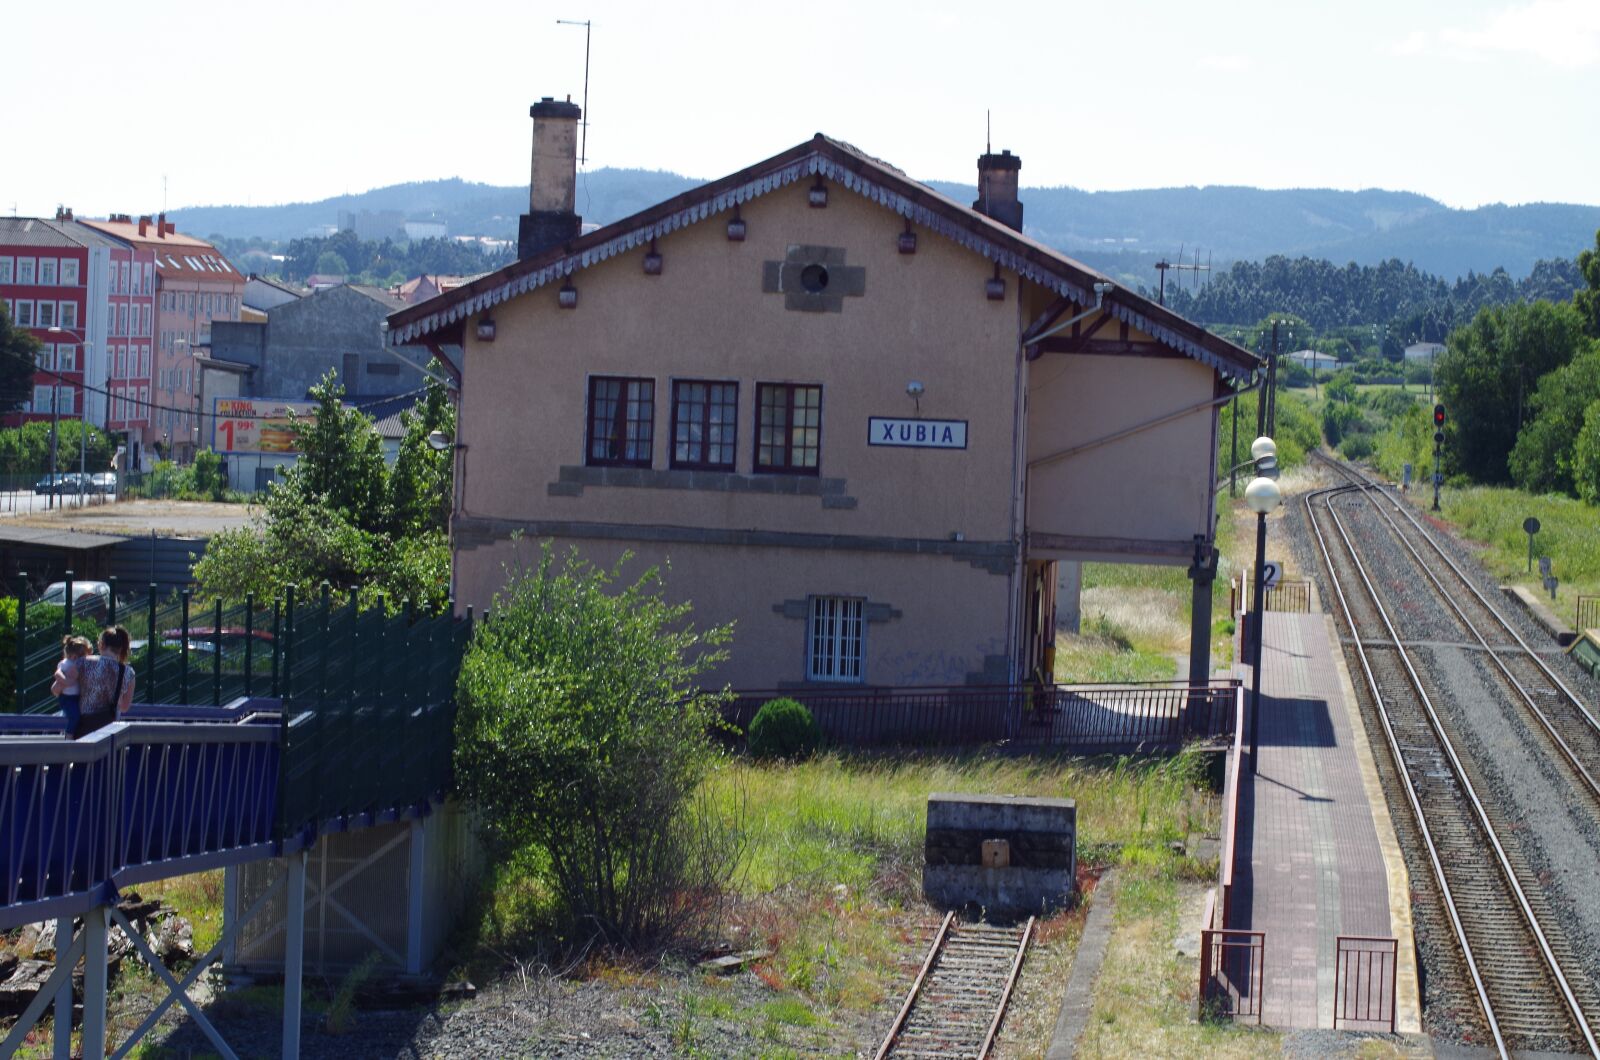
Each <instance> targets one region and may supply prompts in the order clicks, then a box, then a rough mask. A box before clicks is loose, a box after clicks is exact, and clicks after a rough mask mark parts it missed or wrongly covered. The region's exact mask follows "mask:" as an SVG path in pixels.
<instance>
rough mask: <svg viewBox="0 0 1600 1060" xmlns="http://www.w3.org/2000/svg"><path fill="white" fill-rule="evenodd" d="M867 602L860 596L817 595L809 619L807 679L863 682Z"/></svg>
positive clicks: (807, 626) (807, 629)
mask: <svg viewBox="0 0 1600 1060" xmlns="http://www.w3.org/2000/svg"><path fill="white" fill-rule="evenodd" d="M865 603H866V601H865V600H863V599H861V598H860V597H857V596H813V597H812V598H811V614H810V617H809V619H808V621H807V622H806V680H808V681H835V682H839V683H859V682H861V681H862V680H863V678H862V665H861V659H862V654H863V648H864V647H865V641H866V632H867V626H866V618H865V616H864V615H863V613H862V612H863V606H864V605H865Z"/></svg>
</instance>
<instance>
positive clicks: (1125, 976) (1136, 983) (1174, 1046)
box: [1077, 874, 1282, 1060]
mask: <svg viewBox="0 0 1600 1060" xmlns="http://www.w3.org/2000/svg"><path fill="white" fill-rule="evenodd" d="M1204 886H1205V885H1204V884H1202V883H1190V882H1184V881H1178V880H1174V879H1171V878H1163V877H1161V876H1158V875H1149V874H1143V875H1141V874H1134V875H1132V876H1129V875H1127V874H1124V876H1123V879H1122V882H1121V884H1120V885H1119V886H1118V890H1117V909H1116V915H1115V924H1116V926H1115V928H1114V929H1113V931H1112V935H1111V941H1110V944H1109V946H1108V948H1107V950H1106V959H1105V963H1104V964H1103V965H1102V966H1101V969H1100V978H1099V980H1098V982H1097V983H1096V984H1095V993H1094V1007H1093V1009H1092V1010H1091V1012H1090V1014H1089V1024H1088V1026H1087V1027H1086V1028H1084V1033H1083V1037H1082V1038H1081V1039H1080V1040H1079V1043H1078V1053H1077V1055H1078V1056H1080V1057H1084V1058H1086V1060H1096V1058H1101V1057H1105V1058H1122V1057H1130V1056H1149V1057H1158V1056H1160V1057H1182V1056H1205V1057H1259V1056H1279V1055H1281V1051H1282V1041H1281V1038H1280V1036H1279V1035H1278V1034H1277V1033H1275V1032H1272V1031H1264V1030H1260V1029H1257V1028H1245V1027H1235V1026H1233V1025H1231V1024H1216V1023H1202V1022H1200V1021H1199V1020H1198V1019H1196V1017H1195V994H1196V991H1197V989H1198V984H1199V976H1198V969H1197V968H1196V966H1195V962H1194V961H1193V960H1191V959H1189V958H1186V957H1183V956H1181V955H1179V954H1178V953H1177V951H1176V949H1175V947H1174V941H1175V939H1176V938H1177V934H1178V917H1179V913H1178V910H1179V908H1180V906H1181V905H1184V904H1187V903H1184V902H1183V901H1182V900H1181V899H1182V897H1183V896H1184V895H1187V894H1191V893H1193V892H1197V891H1200V890H1203V888H1204Z"/></svg>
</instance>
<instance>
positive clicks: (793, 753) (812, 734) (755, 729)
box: [749, 699, 822, 758]
mask: <svg viewBox="0 0 1600 1060" xmlns="http://www.w3.org/2000/svg"><path fill="white" fill-rule="evenodd" d="M749 741H750V753H751V754H752V755H754V756H756V757H757V758H809V757H811V755H812V754H813V753H814V752H815V751H816V749H817V745H818V744H820V743H821V742H822V730H821V729H819V728H818V727H817V721H816V719H815V718H813V717H812V716H811V711H809V710H807V709H806V707H805V704H803V703H799V702H796V701H795V700H792V699H769V700H767V702H765V703H763V704H761V709H760V710H758V711H756V716H755V718H754V719H752V720H751V722H750V735H749Z"/></svg>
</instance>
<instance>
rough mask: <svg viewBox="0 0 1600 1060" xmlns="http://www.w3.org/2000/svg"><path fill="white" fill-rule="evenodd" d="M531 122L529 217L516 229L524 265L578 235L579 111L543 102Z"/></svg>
mask: <svg viewBox="0 0 1600 1060" xmlns="http://www.w3.org/2000/svg"><path fill="white" fill-rule="evenodd" d="M528 114H529V116H530V117H532V118H533V167H532V168H533V172H532V175H531V177H530V178H529V181H528V212H527V213H525V214H523V215H522V217H521V219H520V221H519V223H518V225H517V258H518V260H526V259H528V258H531V257H533V256H534V255H535V254H538V253H539V252H540V251H542V250H546V249H548V248H550V247H553V246H557V245H559V244H561V243H565V242H566V241H567V240H569V239H572V238H574V237H575V236H577V234H578V233H579V232H580V231H582V229H583V218H581V217H579V216H578V214H577V212H576V204H577V189H578V119H579V118H581V117H583V110H582V109H581V108H580V107H579V106H578V105H577V104H575V103H573V102H572V101H571V100H570V99H569V100H567V101H565V102H557V101H556V100H554V99H551V98H550V97H549V96H546V97H544V98H543V99H541V100H540V101H539V102H537V103H535V104H534V105H533V106H532V107H529V108H528Z"/></svg>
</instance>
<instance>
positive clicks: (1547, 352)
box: [1434, 302, 1585, 482]
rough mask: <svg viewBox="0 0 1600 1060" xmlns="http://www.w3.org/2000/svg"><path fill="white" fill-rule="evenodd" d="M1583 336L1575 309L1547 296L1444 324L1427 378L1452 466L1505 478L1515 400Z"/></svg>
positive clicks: (1486, 477)
mask: <svg viewBox="0 0 1600 1060" xmlns="http://www.w3.org/2000/svg"><path fill="white" fill-rule="evenodd" d="M1584 344H1585V343H1584V337H1583V320H1582V318H1581V317H1579V315H1578V312H1577V310H1575V309H1573V308H1572V306H1570V305H1566V304H1561V305H1554V304H1551V303H1550V302H1535V303H1533V304H1532V305H1526V304H1522V303H1515V304H1512V305H1506V306H1498V307H1496V308H1493V309H1482V310H1479V312H1478V315H1477V316H1476V317H1474V318H1473V320H1472V323H1470V324H1468V325H1467V326H1465V327H1463V328H1458V329H1457V330H1456V331H1454V332H1452V333H1451V335H1450V342H1449V348H1448V349H1447V350H1446V351H1445V354H1444V356H1443V357H1441V358H1440V359H1439V362H1438V365H1437V366H1436V368H1435V372H1434V375H1435V379H1434V385H1435V387H1436V388H1437V390H1438V394H1439V400H1440V401H1442V402H1443V403H1444V405H1445V407H1446V408H1447V409H1448V410H1449V417H1450V419H1449V427H1448V428H1447V432H1448V434H1449V435H1450V439H1451V445H1450V450H1451V454H1452V455H1453V457H1454V461H1455V466H1456V469H1457V470H1459V471H1462V472H1464V473H1465V474H1466V475H1467V476H1469V477H1470V478H1472V479H1474V480H1475V481H1478V482H1506V481H1507V480H1508V479H1509V478H1510V469H1509V467H1508V466H1507V463H1506V460H1507V457H1508V456H1509V455H1510V453H1511V450H1512V447H1513V446H1515V445H1516V441H1517V432H1518V431H1519V430H1520V429H1521V423H1520V422H1519V413H1520V412H1521V411H1523V410H1521V409H1519V404H1522V405H1526V396H1527V395H1531V394H1532V392H1533V388H1534V386H1535V385H1536V384H1537V382H1538V380H1539V378H1540V377H1541V376H1543V375H1544V374H1545V373H1546V372H1549V371H1552V370H1554V369H1556V368H1559V367H1561V366H1562V365H1564V364H1566V363H1567V362H1568V361H1570V360H1572V358H1573V357H1574V356H1575V355H1576V354H1577V352H1578V351H1579V350H1580V349H1582V348H1583V347H1584ZM1519 394H1520V395H1524V397H1523V400H1522V401H1521V402H1520V403H1519V400H1518V396H1519Z"/></svg>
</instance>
